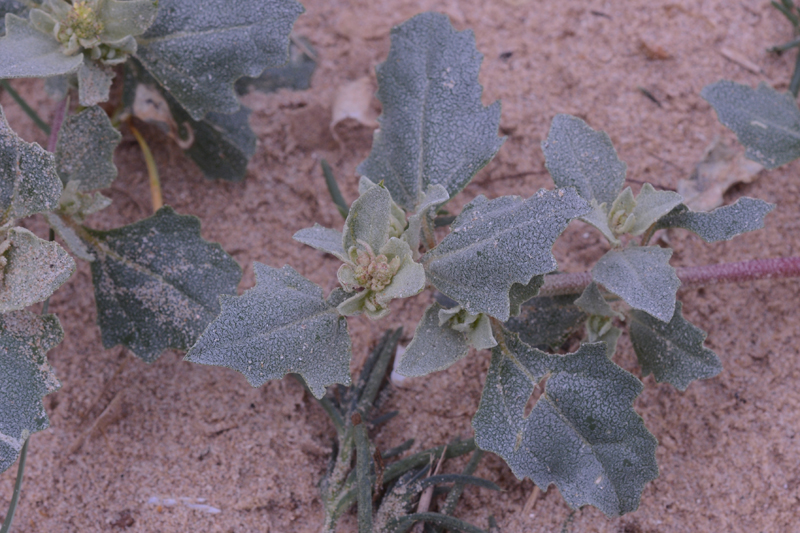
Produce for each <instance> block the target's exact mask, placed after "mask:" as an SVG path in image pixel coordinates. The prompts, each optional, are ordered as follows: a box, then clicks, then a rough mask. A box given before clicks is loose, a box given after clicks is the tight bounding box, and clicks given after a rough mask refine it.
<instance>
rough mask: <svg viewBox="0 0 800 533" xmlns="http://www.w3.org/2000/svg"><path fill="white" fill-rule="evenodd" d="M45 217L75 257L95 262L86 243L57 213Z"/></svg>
mask: <svg viewBox="0 0 800 533" xmlns="http://www.w3.org/2000/svg"><path fill="white" fill-rule="evenodd" d="M44 216H45V218H46V219H47V223H48V224H50V227H51V228H53V231H55V232H56V235H58V236H59V237H61V239H62V240H63V241H64V242H65V243H66V245H67V248H69V251H71V252H72V253H73V255H75V257H77V258H79V259H83V260H84V261H88V262H90V263H91V262H92V261H94V259H95V257H94V255H93V254H92V252H90V251H89V248H87V247H86V243H85V242H83V241H82V240H81V238H80V237H79V236H78V234H77V233H76V232H75V230H74V229H73V228H72V227H70V226H68V225H67V224H66V223H65V222H64V219H62V218H61V217H60V216H59V215H57V214H55V213H45V215H44Z"/></svg>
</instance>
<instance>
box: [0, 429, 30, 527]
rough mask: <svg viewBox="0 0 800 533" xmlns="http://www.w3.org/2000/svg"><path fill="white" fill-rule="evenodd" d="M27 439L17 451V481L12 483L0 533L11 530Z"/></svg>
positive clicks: (20, 486)
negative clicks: (11, 492)
mask: <svg viewBox="0 0 800 533" xmlns="http://www.w3.org/2000/svg"><path fill="white" fill-rule="evenodd" d="M29 440H30V439H29V438H28V439H25V444H23V445H22V451H20V453H19V467H18V468H17V481H16V482H15V483H14V494H13V495H12V496H11V503H10V504H9V506H8V512H7V513H6V519H5V520H3V527H2V528H0V533H8V532H9V531H11V522H12V521H13V520H14V512H15V511H16V510H17V502H19V495H20V494H21V493H22V477H23V475H24V474H25V459H26V458H27V457H28V441H29Z"/></svg>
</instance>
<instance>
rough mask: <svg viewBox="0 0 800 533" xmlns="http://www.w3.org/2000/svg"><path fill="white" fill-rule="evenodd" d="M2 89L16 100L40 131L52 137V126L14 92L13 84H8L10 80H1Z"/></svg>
mask: <svg viewBox="0 0 800 533" xmlns="http://www.w3.org/2000/svg"><path fill="white" fill-rule="evenodd" d="M0 87H3V89H5V90H6V92H7V93H8V94H9V95H11V98H13V99H14V101H15V102H16V103H17V105H18V106H19V107H20V108H21V109H22V110H23V111H24V112H25V114H26V115H28V116H29V117H30V119H31V120H32V121H33V123H34V124H36V126H37V127H38V128H39V129H40V130H42V131H43V132H45V134H47V135H50V126H48V125H47V122H45V121H44V120H42V117H40V116H39V114H38V113H37V112H36V111H34V109H33V108H32V107H31V106H29V105H28V102H26V101H25V99H24V98H22V96H20V95H19V93H18V92H17V91H15V90H14V88H13V87H12V86H11V84H10V83H8V80H0Z"/></svg>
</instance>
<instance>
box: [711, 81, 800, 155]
mask: <svg viewBox="0 0 800 533" xmlns="http://www.w3.org/2000/svg"><path fill="white" fill-rule="evenodd" d="M701 95H702V96H703V98H705V99H706V100H707V101H708V103H710V104H711V105H712V106H714V109H715V110H716V112H717V116H718V117H719V121H720V122H722V123H723V124H724V125H725V126H727V127H728V128H730V129H731V130H733V131H734V132H735V133H736V136H737V137H738V138H739V142H741V143H742V144H743V145H745V147H746V148H747V151H746V154H745V155H746V156H747V157H748V158H750V159H752V160H753V161H756V162H758V163H760V164H762V165H764V166H765V167H767V168H775V167H779V166H781V165H783V164H786V163H788V162H789V161H793V160H795V159H797V158H798V157H800V110H798V108H797V103H796V102H795V99H794V97H793V96H792V95H791V94H790V93H788V92H787V93H779V92H778V91H776V90H775V89H773V88H772V87H770V86H769V85H767V84H766V83H764V82H761V83H760V84H759V85H758V88H757V89H753V88H751V87H748V86H747V85H741V84H739V83H734V82H732V81H728V80H722V81H718V82H717V83H713V84H711V85H709V86H708V87H706V88H704V89H703V92H702V93H701Z"/></svg>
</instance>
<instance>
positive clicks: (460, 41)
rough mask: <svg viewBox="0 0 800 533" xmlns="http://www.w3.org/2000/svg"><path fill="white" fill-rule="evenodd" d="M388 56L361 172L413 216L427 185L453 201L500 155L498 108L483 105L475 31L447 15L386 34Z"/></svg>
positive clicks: (419, 19) (379, 70) (381, 69)
mask: <svg viewBox="0 0 800 533" xmlns="http://www.w3.org/2000/svg"><path fill="white" fill-rule="evenodd" d="M391 40H392V46H391V49H390V51H389V57H388V58H387V59H386V61H385V62H384V63H382V64H380V65H379V66H378V68H377V75H378V93H377V97H378V100H380V102H381V104H383V114H382V115H381V116H380V118H379V119H378V121H379V122H380V129H379V130H377V131H376V132H375V136H374V138H373V141H372V151H371V152H370V154H369V157H368V158H367V159H366V160H365V161H364V162H363V163H361V165H359V167H358V173H359V174H362V175H364V176H367V177H369V178H370V179H371V180H372V181H374V182H379V181H381V180H382V181H384V183H385V184H386V187H387V188H388V189H389V191H390V192H391V193H392V198H394V201H395V202H397V203H398V204H400V206H402V207H403V208H404V209H405V210H406V211H408V212H412V213H413V212H414V211H416V210H417V206H418V205H419V203H420V201H421V199H422V194H423V193H424V192H425V191H426V190H427V189H428V187H429V186H430V185H437V184H438V185H442V186H443V187H444V188H445V189H447V191H448V193H449V195H450V197H452V196H454V195H455V194H456V193H457V192H458V191H460V190H461V189H463V188H464V187H465V186H466V185H467V183H469V181H470V180H471V179H472V177H473V176H474V175H475V174H476V173H477V172H478V171H479V170H480V169H481V168H483V167H484V166H485V165H486V164H487V163H488V162H489V161H490V160H491V159H492V157H494V155H495V154H496V153H497V150H499V149H500V145H502V144H503V140H504V139H502V138H500V137H498V136H497V130H498V127H499V125H500V103H499V102H496V103H494V104H492V105H491V106H489V107H484V106H483V104H482V103H481V92H482V90H483V88H482V87H481V85H480V84H479V83H478V71H479V69H480V64H481V61H482V59H483V56H482V55H481V54H480V53H479V52H478V51H477V50H476V49H475V36H474V35H473V33H472V31H470V30H466V31H462V32H457V31H456V30H455V29H453V27H452V25H451V24H450V21H449V20H448V19H447V16H445V15H442V14H440V13H422V14H420V15H417V16H416V17H414V18H412V19H411V20H409V21H407V22H405V23H403V24H401V25H400V26H396V27H395V28H393V29H392V32H391Z"/></svg>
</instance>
